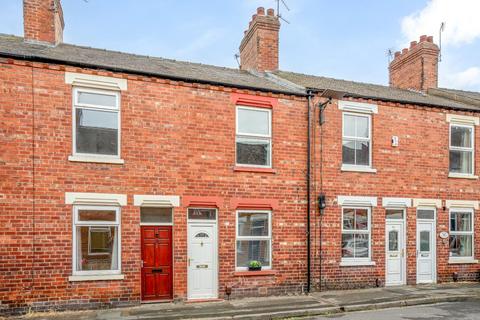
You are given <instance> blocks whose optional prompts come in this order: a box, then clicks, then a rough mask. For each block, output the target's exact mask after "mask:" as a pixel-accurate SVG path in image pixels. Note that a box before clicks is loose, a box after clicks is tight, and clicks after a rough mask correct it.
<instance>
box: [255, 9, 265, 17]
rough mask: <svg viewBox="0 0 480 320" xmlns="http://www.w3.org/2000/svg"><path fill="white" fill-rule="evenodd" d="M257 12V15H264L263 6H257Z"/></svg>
mask: <svg viewBox="0 0 480 320" xmlns="http://www.w3.org/2000/svg"><path fill="white" fill-rule="evenodd" d="M257 14H258V15H259V16H264V15H265V8H264V7H258V8H257Z"/></svg>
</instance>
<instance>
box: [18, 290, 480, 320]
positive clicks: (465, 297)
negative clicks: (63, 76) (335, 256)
mask: <svg viewBox="0 0 480 320" xmlns="http://www.w3.org/2000/svg"><path fill="white" fill-rule="evenodd" d="M477 299H478V300H477ZM465 301H475V302H476V303H480V283H449V284H440V285H418V286H402V287H387V288H374V289H360V290H342V291H325V292H313V293H311V294H309V295H291V296H280V297H256V298H244V299H233V300H229V301H227V300H224V301H219V302H203V303H200V302H199V303H182V302H177V303H156V304H142V305H140V306H136V307H128V308H118V309H106V310H105V309H103V310H92V311H77V312H74V311H67V312H49V313H31V314H27V315H25V316H22V317H20V318H19V319H35V320H40V319H46V320H56V319H68V320H84V319H96V320H113V319H115V320H117V319H118V320H153V319H162V320H177V319H204V320H207V319H212V320H213V319H214V320H224V319H237V320H240V319H241V320H247V319H248V320H250V319H282V318H295V317H314V316H329V317H332V316H335V315H341V314H345V313H349V312H355V311H368V310H380V309H386V308H398V307H406V306H420V305H430V304H436V303H448V302H465Z"/></svg>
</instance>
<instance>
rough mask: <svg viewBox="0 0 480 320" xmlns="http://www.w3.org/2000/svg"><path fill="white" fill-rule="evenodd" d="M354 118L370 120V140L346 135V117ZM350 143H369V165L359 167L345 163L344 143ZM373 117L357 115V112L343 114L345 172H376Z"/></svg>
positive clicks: (343, 165) (362, 114) (366, 114)
mask: <svg viewBox="0 0 480 320" xmlns="http://www.w3.org/2000/svg"><path fill="white" fill-rule="evenodd" d="M346 115H349V116H354V117H363V118H367V119H368V138H363V137H353V136H346V135H345V116H346ZM345 140H348V141H361V142H368V146H369V150H368V165H359V164H347V163H343V142H344V141H345ZM372 140H373V139H372V115H371V114H369V113H356V112H347V111H344V112H342V170H343V171H365V172H376V171H375V169H373V168H372Z"/></svg>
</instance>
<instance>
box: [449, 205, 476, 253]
mask: <svg viewBox="0 0 480 320" xmlns="http://www.w3.org/2000/svg"><path fill="white" fill-rule="evenodd" d="M450 257H452V258H472V259H473V210H472V209H451V210H450Z"/></svg>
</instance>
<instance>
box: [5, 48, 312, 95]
mask: <svg viewBox="0 0 480 320" xmlns="http://www.w3.org/2000/svg"><path fill="white" fill-rule="evenodd" d="M0 57H3V58H12V59H17V60H26V61H33V62H42V63H51V64H63V65H68V66H72V67H79V68H89V69H97V70H108V71H112V72H119V73H127V74H134V75H140V76H147V77H154V78H164V79H169V80H173V81H182V82H194V83H201V84H208V85H213V86H223V87H229V88H237V89H245V90H252V91H261V92H271V93H276V94H286V95H293V96H300V97H305V96H306V94H305V93H299V92H292V91H283V90H277V89H268V88H261V87H253V86H247V85H241V84H232V83H225V82H221V81H210V80H201V79H192V78H186V77H179V76H172V75H166V74H161V73H155V72H147V71H139V70H131V69H127V68H117V67H111V66H105V65H98V64H92V63H85V62H75V61H66V60H61V59H53V58H45V57H38V56H32V55H21V54H15V53H6V52H0Z"/></svg>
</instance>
